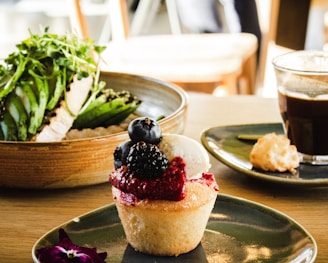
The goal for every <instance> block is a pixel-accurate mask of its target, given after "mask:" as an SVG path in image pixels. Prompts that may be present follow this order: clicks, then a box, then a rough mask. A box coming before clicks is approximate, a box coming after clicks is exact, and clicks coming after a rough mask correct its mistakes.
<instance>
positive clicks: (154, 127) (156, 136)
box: [128, 117, 162, 144]
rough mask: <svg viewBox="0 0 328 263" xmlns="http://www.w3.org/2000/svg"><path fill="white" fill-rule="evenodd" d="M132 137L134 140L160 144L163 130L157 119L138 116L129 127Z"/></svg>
mask: <svg viewBox="0 0 328 263" xmlns="http://www.w3.org/2000/svg"><path fill="white" fill-rule="evenodd" d="M128 134H129V136H130V139H131V140H132V141H134V142H140V141H144V142H146V143H151V144H158V143H159V142H160V141H161V139H162V131H161V128H160V126H159V125H158V123H157V122H156V121H155V120H152V119H150V118H147V117H141V118H137V119H135V120H133V121H131V122H130V124H129V127H128Z"/></svg>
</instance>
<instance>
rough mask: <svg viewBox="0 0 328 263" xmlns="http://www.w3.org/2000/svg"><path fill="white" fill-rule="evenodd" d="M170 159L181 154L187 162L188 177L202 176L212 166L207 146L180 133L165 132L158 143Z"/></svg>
mask: <svg viewBox="0 0 328 263" xmlns="http://www.w3.org/2000/svg"><path fill="white" fill-rule="evenodd" d="M158 147H159V149H160V150H161V151H162V152H163V153H165V155H166V156H167V158H168V160H169V161H171V160H172V159H173V158H174V157H176V156H180V157H181V158H183V160H184V162H185V164H186V167H185V169H186V177H187V179H196V178H200V177H202V173H206V172H208V170H209V169H210V167H211V164H210V159H209V156H208V154H207V151H206V150H205V148H204V147H203V146H202V145H201V144H200V143H199V142H197V141H196V140H194V139H191V138H188V137H186V136H184V135H179V134H163V138H162V141H161V142H160V143H159V145H158Z"/></svg>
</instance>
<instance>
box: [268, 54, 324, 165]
mask: <svg viewBox="0 0 328 263" xmlns="http://www.w3.org/2000/svg"><path fill="white" fill-rule="evenodd" d="M273 66H274V69H275V74H276V79H277V87H278V100H279V107H280V112H281V116H282V119H283V123H284V128H285V132H286V134H287V136H288V138H289V139H290V140H291V143H292V144H294V145H295V146H296V147H297V150H298V152H299V154H300V158H301V162H303V163H309V164H313V165H328V52H324V51H307V50H304V51H294V52H290V53H286V54H283V55H280V56H278V57H276V58H274V59H273Z"/></svg>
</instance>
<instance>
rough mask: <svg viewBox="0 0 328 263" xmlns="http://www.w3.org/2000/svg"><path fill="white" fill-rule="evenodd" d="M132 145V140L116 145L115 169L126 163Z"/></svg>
mask: <svg viewBox="0 0 328 263" xmlns="http://www.w3.org/2000/svg"><path fill="white" fill-rule="evenodd" d="M132 145H133V142H132V141H125V142H122V143H121V144H120V145H119V146H117V147H116V149H115V151H114V166H115V169H118V168H120V167H121V166H122V165H126V157H127V156H128V154H129V151H130V148H131V146H132Z"/></svg>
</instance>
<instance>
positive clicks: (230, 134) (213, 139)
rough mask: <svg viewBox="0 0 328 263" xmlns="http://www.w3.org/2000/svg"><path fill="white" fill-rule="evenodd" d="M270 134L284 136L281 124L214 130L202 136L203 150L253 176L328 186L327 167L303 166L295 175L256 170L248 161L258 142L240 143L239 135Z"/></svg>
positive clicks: (240, 126)
mask: <svg viewBox="0 0 328 263" xmlns="http://www.w3.org/2000/svg"><path fill="white" fill-rule="evenodd" d="M269 132H276V133H278V134H282V133H283V127H282V124H280V123H269V124H249V125H233V126H221V127H213V128H210V129H208V130H206V131H204V132H203V133H202V135H201V141H202V143H203V145H204V147H205V148H206V149H207V150H208V151H209V152H210V153H211V154H212V155H213V156H214V157H215V158H217V159H218V160H219V161H221V162H222V163H224V164H226V165H227V166H229V167H231V168H233V169H235V170H237V171H240V172H242V173H244V174H246V175H249V176H251V177H254V178H258V179H262V180H266V181H270V182H277V183H284V184H291V185H295V186H296V185H297V186H300V185H303V186H327V185H328V166H327V165H322V166H312V165H307V164H301V165H300V167H299V168H298V169H297V173H296V174H291V173H289V172H285V173H272V172H264V171H261V170H256V169H254V168H253V166H252V164H251V163H250V161H249V153H250V151H251V149H252V147H253V144H254V143H255V141H254V140H253V141H252V140H241V139H239V138H238V136H239V135H240V134H243V135H247V134H249V135H252V134H257V135H264V134H266V133H269Z"/></svg>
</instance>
